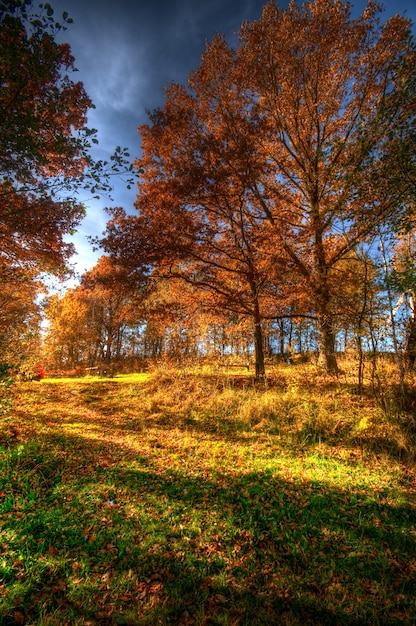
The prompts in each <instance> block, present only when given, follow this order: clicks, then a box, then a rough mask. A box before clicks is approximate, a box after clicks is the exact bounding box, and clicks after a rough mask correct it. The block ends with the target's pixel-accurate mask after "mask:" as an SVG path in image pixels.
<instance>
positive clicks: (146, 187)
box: [117, 0, 416, 372]
mask: <svg viewBox="0 0 416 626" xmlns="http://www.w3.org/2000/svg"><path fill="white" fill-rule="evenodd" d="M378 12H379V7H378V6H377V5H376V4H375V3H372V2H369V3H368V6H367V8H366V9H365V11H364V12H363V14H362V15H361V16H360V17H359V18H358V19H352V18H351V14H350V4H349V3H348V2H342V1H337V2H332V1H331V0H315V2H311V3H307V4H305V5H303V7H299V6H298V5H297V4H296V2H291V4H290V6H289V9H288V10H286V11H282V10H280V9H279V8H278V7H277V5H276V4H275V2H273V1H272V2H269V3H268V4H267V5H266V6H265V8H264V11H263V15H262V17H261V18H260V19H259V20H258V21H255V22H253V23H245V24H243V26H242V28H241V31H240V43H239V46H238V48H237V49H236V50H234V49H232V48H231V47H230V46H229V45H228V44H227V43H226V42H225V40H224V38H222V37H220V36H218V37H216V38H215V39H214V40H213V42H212V43H210V44H209V45H208V46H207V48H206V51H205V53H204V55H203V57H202V62H201V65H200V67H199V68H198V69H197V70H196V71H195V72H194V73H193V74H191V75H190V77H189V82H188V88H186V87H183V86H180V85H176V84H172V85H169V86H168V88H167V89H166V101H165V104H164V106H163V108H162V109H161V110H158V111H155V112H154V113H152V114H151V116H150V124H149V125H144V126H142V127H141V128H140V129H139V130H140V134H141V137H142V156H141V157H140V158H139V159H138V160H137V162H136V165H137V167H138V168H140V169H141V171H142V176H141V181H140V184H139V192H138V197H137V202H136V207H137V209H138V211H139V216H138V217H137V218H136V221H135V220H134V218H128V219H127V218H126V221H125V224H126V225H128V228H127V229H126V233H127V235H126V237H125V239H124V241H128V243H129V252H128V254H129V255H130V257H131V256H132V250H133V249H135V250H136V251H137V255H138V261H140V262H141V263H146V258H147V260H148V263H149V264H153V267H158V269H159V270H160V268H166V267H168V268H169V269H170V270H173V272H176V273H177V275H181V276H182V278H183V279H185V280H188V281H193V282H194V283H195V282H198V281H201V283H202V282H203V281H204V279H205V284H206V285H207V286H208V287H209V288H210V289H211V291H212V292H213V293H214V294H215V292H217V301H218V302H219V303H220V302H221V298H222V297H224V298H226V301H227V302H228V303H230V302H232V301H233V299H234V300H235V292H234V291H233V286H234V285H235V280H234V279H233V277H234V278H237V277H238V278H237V282H239V285H240V287H241V289H240V292H239V294H240V295H241V294H244V297H245V298H246V301H248V299H249V294H250V288H251V285H250V276H254V277H255V279H256V280H255V283H254V284H255V289H254V291H253V290H252V291H251V293H255V298H254V300H253V299H252V301H251V306H252V310H254V308H255V305H256V299H257V300H258V294H259V290H258V285H259V284H265V282H268V283H269V284H270V285H272V286H273V288H272V289H268V293H273V291H274V294H275V314H276V316H279V315H283V314H284V312H285V310H290V311H291V315H298V316H302V315H306V316H307V315H313V316H314V317H315V319H316V323H317V325H318V330H319V344H320V356H321V362H322V365H323V366H324V367H325V369H326V370H327V371H328V372H336V371H337V369H338V366H337V361H336V355H335V335H336V324H335V315H336V314H337V312H338V311H339V298H335V297H334V296H335V290H336V289H337V284H336V281H334V279H333V277H334V275H336V274H337V272H336V268H337V267H338V265H339V264H340V263H342V262H343V260H344V259H345V257H346V256H348V255H349V254H350V253H351V252H352V251H354V250H355V249H356V247H357V245H358V244H360V243H361V244H365V243H366V242H367V241H368V240H369V239H370V238H371V237H372V236H373V235H374V234H375V232H377V229H378V227H379V225H380V224H381V223H384V224H386V223H389V222H390V221H391V222H392V223H393V222H394V221H396V220H397V219H400V216H401V215H402V213H403V212H404V211H405V210H406V205H408V203H409V199H410V198H411V196H412V194H414V190H415V184H414V183H415V160H414V157H415V144H416V142H415V130H414V129H415V119H414V116H415V110H416V107H415V103H416V99H415V89H414V80H413V79H412V77H414V67H415V47H414V44H413V42H412V37H411V32H410V22H409V21H408V20H407V19H405V18H404V17H401V16H395V17H393V18H391V19H390V20H388V21H387V22H386V23H385V24H384V25H383V26H380V23H379V15H378ZM123 219H124V218H123ZM134 222H135V226H134ZM237 224H238V229H237V230H236V229H235V226H236V225H237ZM241 225H243V228H241ZM121 230H122V229H121ZM121 230H120V229H119V230H118V232H117V235H118V241H119V242H120V241H121V242H122V241H123V237H121V239H120V232H121ZM135 230H136V233H137V235H138V239H137V245H136V247H135V248H133V249H132V247H131V243H132V242H133V241H134V235H133V233H134V231H135ZM237 232H238V236H237V237H235V234H236V233H237ZM146 255H147V256H146ZM133 256H134V255H133ZM231 259H232V260H233V263H230V260H231ZM249 263H252V265H251V269H253V272H251V274H250V272H248V273H246V274H245V275H244V272H242V271H241V270H242V269H243V268H248V267H249ZM178 268H179V269H178ZM338 274H339V275H342V272H341V271H340V272H339V273H338ZM207 277H209V280H208V279H207ZM218 294H220V295H221V297H219V295H218ZM285 303H286V306H285ZM222 304H223V303H222ZM261 315H263V316H264V315H273V312H272V311H270V310H269V311H267V312H263V313H261V312H260V316H261Z"/></svg>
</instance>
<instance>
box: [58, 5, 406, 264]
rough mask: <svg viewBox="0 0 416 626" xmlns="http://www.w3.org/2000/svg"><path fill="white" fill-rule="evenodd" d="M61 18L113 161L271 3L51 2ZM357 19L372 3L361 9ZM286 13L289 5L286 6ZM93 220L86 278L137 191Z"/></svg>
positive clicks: (80, 244) (82, 257)
mask: <svg viewBox="0 0 416 626" xmlns="http://www.w3.org/2000/svg"><path fill="white" fill-rule="evenodd" d="M49 2H50V4H51V5H52V7H53V9H54V11H55V17H56V18H59V17H60V16H61V15H62V13H63V12H64V11H67V12H68V13H69V15H70V17H72V18H73V20H74V23H73V24H72V25H71V26H69V27H68V30H67V31H65V33H63V34H62V40H65V41H67V42H68V43H70V45H71V50H72V53H73V55H74V57H75V66H76V67H77V69H78V70H79V71H78V72H77V73H76V74H74V75H73V79H74V80H81V81H82V82H83V83H84V86H85V89H86V91H87V93H88V95H89V96H90V98H91V99H92V101H93V102H94V104H95V106H96V108H95V109H94V110H92V111H91V112H90V116H89V124H88V125H89V126H90V127H94V128H97V129H98V138H99V142H100V143H99V150H98V152H97V158H103V159H108V158H109V156H110V155H111V153H112V152H113V150H114V148H115V147H116V146H118V145H119V146H122V147H127V148H128V149H129V151H130V154H131V156H132V158H133V159H134V158H136V157H137V156H139V155H140V137H139V135H138V133H137V127H138V126H139V125H140V124H145V123H147V122H148V117H147V113H146V111H147V110H153V109H155V108H157V107H158V106H162V105H163V102H164V92H163V90H164V87H165V85H167V84H168V83H170V82H171V81H175V82H179V83H181V84H185V83H186V80H187V76H188V74H189V73H190V72H191V71H193V70H195V69H196V68H197V67H198V66H199V63H200V58H201V54H202V52H203V51H204V49H205V43H206V41H207V40H211V39H212V37H213V36H214V35H215V34H217V33H222V34H224V35H225V36H226V38H227V40H228V41H229V42H230V43H232V42H233V41H235V36H236V33H237V32H238V30H239V27H240V25H241V24H242V22H243V21H245V20H249V21H252V20H254V19H258V18H259V17H260V15H261V12H262V8H263V6H264V4H265V2H266V0H49ZM352 4H353V5H354V10H353V11H354V15H356V14H359V13H361V12H362V10H363V8H364V6H365V5H366V1H365V0H356V1H355V2H354V1H353V2H352ZM383 4H384V7H385V12H384V14H383V19H384V17H386V18H387V17H388V16H390V15H392V14H394V13H402V14H406V15H407V16H408V17H410V18H411V19H412V20H413V22H414V23H416V0H385V2H384V3H383ZM279 5H280V6H281V7H282V8H286V7H287V5H288V2H287V1H286V0H279ZM83 199H84V200H85V202H86V206H87V211H88V215H87V217H86V219H85V220H84V222H83V224H82V225H81V227H80V228H79V230H78V234H77V235H76V236H75V239H74V243H75V245H76V247H77V250H78V254H77V256H76V257H75V258H74V263H75V265H76V269H77V270H78V271H79V272H82V271H85V269H90V268H91V267H92V266H93V265H94V264H95V262H96V259H97V258H98V256H99V254H97V253H95V254H94V253H93V252H92V249H91V246H90V244H89V243H88V240H87V235H99V234H101V232H102V231H103V230H104V228H105V223H106V214H105V213H104V212H103V207H105V206H123V207H124V208H125V209H126V210H127V211H129V212H133V203H134V199H135V191H134V190H131V191H128V190H126V189H125V185H124V184H123V183H122V182H121V181H119V182H117V181H114V192H113V199H112V200H109V199H105V198H104V199H102V200H100V201H95V200H91V199H89V198H83Z"/></svg>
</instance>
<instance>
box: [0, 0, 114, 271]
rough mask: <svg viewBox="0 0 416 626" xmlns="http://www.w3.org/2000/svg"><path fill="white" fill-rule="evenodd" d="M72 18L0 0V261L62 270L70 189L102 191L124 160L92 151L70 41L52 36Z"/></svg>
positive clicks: (76, 210) (71, 214) (77, 209)
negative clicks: (103, 159) (98, 156)
mask: <svg viewBox="0 0 416 626" xmlns="http://www.w3.org/2000/svg"><path fill="white" fill-rule="evenodd" d="M71 21H72V20H71V19H70V18H69V17H68V14H67V13H64V14H63V16H62V18H61V19H60V20H57V19H56V18H55V16H54V12H53V9H52V7H51V6H50V5H49V4H48V3H45V4H43V5H39V8H38V9H36V8H35V7H34V5H33V3H32V1H31V0H29V1H28V0H1V2H0V108H1V116H0V237H1V239H0V241H1V243H0V263H1V264H2V265H8V266H9V265H13V266H17V265H19V266H25V267H27V266H28V265H30V266H31V267H32V268H33V267H36V268H37V269H38V270H40V271H59V270H62V268H63V265H64V263H65V261H66V259H67V258H68V257H69V256H70V255H71V253H72V252H73V248H72V246H71V245H70V244H68V243H67V242H66V241H65V239H64V236H65V235H66V234H69V233H71V232H72V231H73V229H74V228H75V227H76V226H77V224H78V223H79V222H80V220H81V219H82V217H83V215H84V208H83V206H81V205H80V203H79V202H77V201H76V200H75V199H74V194H75V191H76V190H77V189H78V188H79V187H80V186H82V187H86V188H89V189H90V190H91V191H92V192H93V193H95V192H97V191H98V190H100V191H101V192H105V191H108V190H109V189H110V187H111V186H110V183H109V178H108V175H109V174H110V173H111V171H114V170H116V169H117V168H123V167H125V166H126V161H125V159H124V156H125V154H124V152H123V151H121V149H118V151H116V153H115V155H116V156H115V158H114V160H113V161H112V163H111V165H108V163H104V162H101V161H94V160H93V158H92V157H91V153H90V148H91V146H92V143H97V138H96V131H95V130H94V129H89V128H88V127H87V113H88V110H89V109H90V108H91V107H92V106H93V105H92V102H91V100H90V98H89V97H88V95H87V93H86V92H85V89H84V87H83V84H82V83H81V82H74V81H73V80H71V78H70V76H71V73H72V72H73V71H74V69H75V68H74V58H73V56H72V54H71V51H70V47H69V45H68V44H65V43H57V41H56V38H57V35H58V33H59V32H61V31H62V30H65V28H66V26H67V25H68V24H69V23H70V22H71ZM107 166H108V167H107ZM113 168H114V169H113Z"/></svg>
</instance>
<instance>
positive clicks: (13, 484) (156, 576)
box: [0, 432, 416, 626]
mask: <svg viewBox="0 0 416 626" xmlns="http://www.w3.org/2000/svg"><path fill="white" fill-rule="evenodd" d="M121 448H122V446H119V450H118V453H116V449H117V446H116V445H115V444H110V445H109V446H107V448H103V445H102V443H100V442H97V441H92V440H90V439H88V440H87V441H86V440H85V438H84V437H83V436H82V434H77V435H74V434H72V435H68V434H66V435H65V437H63V436H59V435H55V434H54V433H52V432H51V433H49V434H47V433H44V434H43V435H41V436H40V437H39V438H38V444H37V447H36V448H35V447H32V448H30V446H28V447H27V448H26V450H21V451H20V452H19V453H17V452H16V451H15V455H14V456H10V457H9V459H8V466H7V467H8V471H7V472H6V473H5V476H4V478H3V489H4V490H5V491H6V492H7V493H12V496H13V499H12V500H10V501H9V505H8V506H5V503H4V502H3V510H2V513H3V521H2V528H1V531H2V551H3V554H2V565H1V574H0V577H1V579H2V582H1V585H2V587H1V591H2V592H3V600H2V604H1V605H0V606H1V609H0V616H1V615H3V622H2V623H3V624H13V623H22V624H23V623H27V624H38V623H51V624H52V623H61V624H66V623H67V624H75V623H79V624H81V623H91V624H100V623H101V624H113V623H114V624H132V625H133V624H230V625H231V624H245V625H247V626H248V625H250V626H251V625H260V624H323V625H324V624H328V625H333V624H346V625H357V626H358V625H359V624H374V625H377V624H383V625H388V624H399V623H400V624H403V623H404V624H409V625H410V624H412V623H414V622H415V620H416V606H415V599H414V576H415V573H416V548H415V542H414V526H415V522H416V517H415V510H414V508H412V507H411V506H410V505H409V504H407V503H405V502H402V503H401V504H397V503H396V504H393V503H392V501H391V500H390V495H391V494H389V493H388V492H386V493H382V492H379V491H376V490H374V491H371V490H368V491H367V493H363V492H362V491H359V490H358V489H357V490H355V491H354V490H349V491H348V490H344V489H342V488H334V487H333V486H330V485H329V484H328V483H327V482H325V483H324V482H323V481H322V482H312V481H302V479H301V477H300V476H299V477H293V478H291V479H283V478H282V476H280V475H277V474H276V473H274V472H273V471H269V470H268V471H262V472H253V471H247V468H245V467H244V466H243V467H241V468H240V470H239V471H236V468H233V467H230V468H229V471H227V470H226V469H224V468H222V470H219V471H217V472H216V471H215V468H214V469H213V470H212V471H211V472H207V470H206V467H204V466H198V463H197V459H192V462H189V463H188V462H186V458H184V459H183V461H184V463H183V467H182V468H180V467H178V466H176V467H171V468H170V467H168V466H166V465H164V466H163V467H161V468H158V467H157V455H154V454H152V455H151V454H147V453H146V452H141V453H138V452H137V451H136V452H135V453H134V452H133V451H132V450H131V449H130V448H126V449H125V450H124V452H123V450H122V449H121ZM103 453H105V454H104V456H103ZM112 453H114V456H113V457H112ZM103 459H106V460H107V462H106V463H105V464H103V463H102V461H103ZM6 469H7V468H6ZM7 477H8V478H7ZM1 611H2V612H3V614H2V613H1ZM46 618H48V619H50V620H51V621H50V622H46V621H45V620H46ZM13 620H15V621H13ZM19 620H20V621H19ZM41 620H44V621H43V622H41ZM53 620H55V621H53Z"/></svg>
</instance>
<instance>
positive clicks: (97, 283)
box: [80, 255, 143, 364]
mask: <svg viewBox="0 0 416 626" xmlns="http://www.w3.org/2000/svg"><path fill="white" fill-rule="evenodd" d="M80 290H81V291H82V294H83V299H84V302H85V303H86V304H87V306H88V310H89V322H88V324H89V327H90V329H91V330H92V332H93V334H94V336H95V341H96V343H97V346H98V347H99V353H98V356H99V358H100V359H101V360H103V361H104V362H106V363H108V364H109V363H110V362H111V361H112V360H115V359H120V358H121V357H122V355H123V347H124V338H125V333H126V332H127V330H128V328H129V327H132V326H137V325H138V324H139V323H140V321H141V318H142V311H141V307H142V302H141V301H142V297H143V296H142V291H143V281H141V280H140V279H139V277H138V275H137V273H136V274H135V276H134V279H132V276H131V273H130V271H129V270H128V269H126V267H123V266H121V265H119V264H117V263H116V262H115V261H114V259H112V258H111V257H110V256H104V255H103V256H101V257H100V258H99V259H98V261H97V263H96V265H95V266H94V267H93V268H92V269H91V270H89V271H88V272H85V274H84V275H83V276H82V279H81V285H80Z"/></svg>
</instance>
